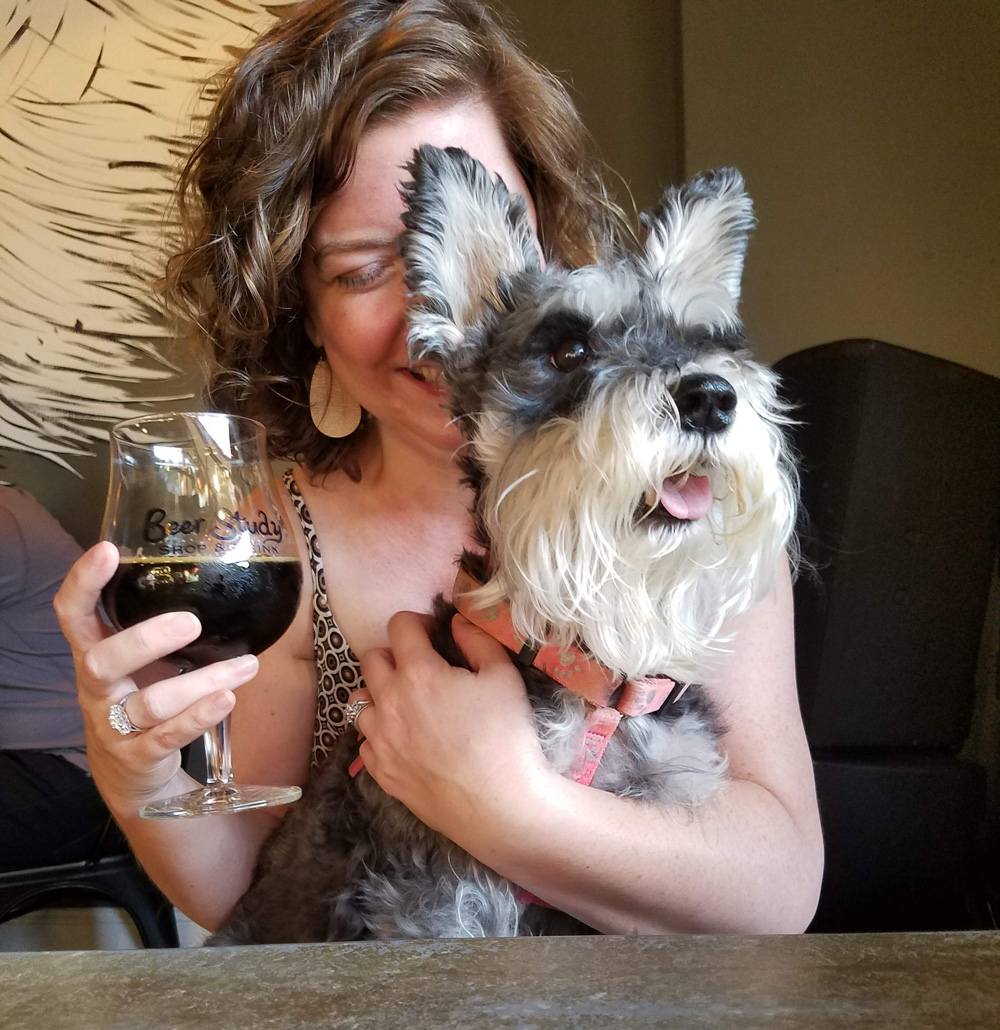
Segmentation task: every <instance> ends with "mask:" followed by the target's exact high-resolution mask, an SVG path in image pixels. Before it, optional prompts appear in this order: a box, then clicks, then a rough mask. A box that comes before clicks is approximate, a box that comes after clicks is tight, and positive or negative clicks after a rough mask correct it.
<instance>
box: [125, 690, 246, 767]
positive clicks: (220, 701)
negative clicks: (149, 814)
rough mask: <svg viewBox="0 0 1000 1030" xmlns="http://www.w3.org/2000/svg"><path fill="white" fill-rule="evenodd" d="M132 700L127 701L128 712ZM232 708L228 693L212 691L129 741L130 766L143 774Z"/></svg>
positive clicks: (206, 729) (219, 719)
mask: <svg viewBox="0 0 1000 1030" xmlns="http://www.w3.org/2000/svg"><path fill="white" fill-rule="evenodd" d="M134 700H135V698H132V699H131V700H130V701H129V708H130V709H131V706H132V701H134ZM235 704H236V695H235V694H234V693H233V692H232V691H231V690H223V691H216V692H215V693H212V694H209V695H208V696H207V697H202V698H200V699H199V700H198V701H196V702H195V703H194V704H193V705H191V706H190V707H188V708H186V709H185V710H184V711H183V712H181V713H180V715H177V716H175V717H174V718H173V719H168V720H167V721H166V722H161V723H160V724H159V725H157V726H154V727H153V728H152V729H150V730H146V731H145V732H144V733H141V734H139V735H138V736H136V737H133V738H129V739H131V740H133V741H134V750H133V754H132V757H131V762H132V764H133V765H134V767H135V768H137V769H141V770H144V769H147V768H149V767H150V766H152V765H154V764H155V763H157V762H161V761H162V760H163V759H165V758H167V757H169V756H170V755H171V754H173V753H175V752H176V751H178V750H179V749H180V748H182V747H186V746H187V745H188V744H190V743H191V741H193V740H197V739H198V738H199V737H200V736H202V734H204V733H205V732H206V731H208V730H210V729H211V728H212V727H213V726H215V725H217V724H218V723H220V722H222V720H223V719H224V718H225V717H226V716H227V715H228V714H229V713H230V712H231V711H232V710H233V705H235Z"/></svg>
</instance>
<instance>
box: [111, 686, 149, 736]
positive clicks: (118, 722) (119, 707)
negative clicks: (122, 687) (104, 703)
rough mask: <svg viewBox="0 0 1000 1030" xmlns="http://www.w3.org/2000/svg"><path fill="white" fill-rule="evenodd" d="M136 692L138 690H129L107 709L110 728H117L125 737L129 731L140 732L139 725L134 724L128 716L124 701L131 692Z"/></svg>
mask: <svg viewBox="0 0 1000 1030" xmlns="http://www.w3.org/2000/svg"><path fill="white" fill-rule="evenodd" d="M138 693H139V691H138V690H133V691H131V692H130V693H128V694H126V695H125V696H124V697H123V698H122V699H121V701H116V702H115V703H114V704H113V705H112V706H111V708H110V709H109V711H108V722H109V723H111V728H112V729H115V730H117V731H118V732H119V733H120V734H121V735H122V736H123V737H127V736H128V735H129V734H130V733H142V729H141V727H139V726H136V724H135V723H134V722H132V720H131V719H130V718H129V717H128V712H126V711H125V702H126V701H127V700H128V699H129V698H130V697H131V696H132V694H138Z"/></svg>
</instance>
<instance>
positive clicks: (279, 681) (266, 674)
mask: <svg viewBox="0 0 1000 1030" xmlns="http://www.w3.org/2000/svg"><path fill="white" fill-rule="evenodd" d="M116 566H117V553H116V551H115V548H114V547H113V546H112V545H110V544H106V543H105V544H98V545H97V546H96V547H94V548H92V549H91V550H90V551H88V552H87V553H86V554H85V555H84V556H83V557H82V558H81V559H80V560H79V561H78V562H77V563H76V564H75V565H74V566H73V568H72V569H71V570H70V573H69V574H68V575H67V577H66V580H65V581H64V583H63V586H62V587H61V589H60V591H59V593H58V595H57V597H56V600H55V607H56V612H57V615H58V616H59V621H60V624H61V625H62V628H63V632H64V633H65V635H66V638H67V639H68V640H69V642H70V644H71V646H72V649H73V656H74V662H75V665H76V672H77V689H78V698H79V702H80V707H81V709H82V710H83V715H84V726H85V730H86V735H87V755H88V759H89V762H90V768H91V771H92V773H93V776H94V782H95V784H96V786H97V788H98V790H99V791H100V792H101V795H102V797H103V798H104V800H105V802H106V803H107V805H108V807H109V808H110V810H111V812H112V814H113V815H114V817H115V819H116V821H117V822H118V824H119V825H120V826H121V828H122V830H123V832H124V833H125V835H126V836H127V837H128V840H129V843H130V844H131V846H132V848H133V850H134V851H135V854H136V857H137V858H138V859H139V862H140V863H141V864H142V866H143V868H144V869H145V870H146V871H147V873H148V874H149V875H150V877H151V878H152V879H153V880H154V882H155V883H156V884H157V885H158V886H159V887H160V889H161V890H162V891H163V892H164V894H166V895H167V897H168V898H169V899H170V900H171V901H172V902H173V903H174V904H175V905H176V906H177V907H178V908H179V909H181V911H183V912H184V913H185V914H186V915H188V916H189V917H190V918H191V919H193V920H194V921H195V922H197V923H199V924H200V925H202V926H205V927H207V928H209V929H214V927H215V926H216V925H217V924H218V922H219V921H220V920H221V919H222V918H223V917H224V916H225V915H226V914H227V913H228V912H229V910H230V909H231V908H232V906H233V905H234V904H235V903H236V901H237V899H238V898H239V897H240V895H241V894H242V893H243V891H244V890H245V889H246V886H247V885H248V884H249V882H250V875H251V873H252V871H253V867H254V864H255V862H256V858H257V853H258V851H259V850H260V846H261V844H262V843H263V841H264V839H265V838H266V837H267V835H268V834H269V833H270V832H271V830H272V829H273V828H274V826H275V825H276V822H277V820H278V819H280V816H281V814H282V813H283V811H284V809H282V808H272V809H263V810H260V811H252V812H243V813H240V814H238V815H225V816H216V817H212V818H202V819H142V818H140V817H139V814H138V811H139V808H140V806H141V805H142V804H144V803H145V802H147V801H150V800H153V799H156V798H163V797H169V796H171V795H174V794H181V793H185V792H186V791H188V790H192V789H194V788H195V787H196V786H197V784H196V782H195V781H194V780H193V779H192V778H191V777H189V776H188V775H187V774H186V773H185V772H184V771H183V770H182V769H181V767H180V751H179V749H180V748H181V747H183V746H184V745H186V744H188V743H190V742H191V741H193V740H196V739H197V738H198V737H199V736H201V735H202V733H204V732H205V731H206V730H207V729H209V728H210V727H211V726H213V725H214V724H216V723H217V722H219V721H220V720H221V719H222V718H223V716H225V715H226V714H228V713H229V712H230V711H233V718H232V730H233V732H232V743H233V768H234V770H235V776H236V778H237V779H238V780H242V781H243V782H245V783H260V784H269V783H274V784H288V783H303V782H304V780H305V777H306V775H307V774H308V765H309V740H310V738H311V733H312V723H313V719H314V717H315V706H316V680H315V676H316V674H315V667H314V665H313V658H312V626H311V615H310V613H311V608H312V606H311V593H310V592H309V591H308V588H307V590H306V591H304V594H305V596H304V597H303V599H302V602H301V603H300V605H299V608H298V611H297V613H296V617H295V621H294V623H293V625H292V626H291V628H290V629H289V630H288V631H287V632H286V633H285V634H284V636H283V637H282V638H281V640H279V641H278V642H277V643H276V644H275V645H274V646H273V647H271V648H269V649H268V650H267V651H265V652H264V653H263V654H262V655H261V656H260V659H259V662H258V661H257V660H256V659H253V658H252V657H250V658H249V660H248V661H247V662H246V664H245V666H241V665H240V660H239V659H236V660H234V661H231V662H219V663H216V664H214V665H210V666H207V667H205V668H204V669H198V670H195V671H192V672H189V673H186V674H185V675H183V676H171V675H165V673H166V672H167V670H166V667H165V666H164V665H162V664H158V661H157V660H158V659H161V658H163V657H164V656H165V655H168V654H170V653H171V652H172V651H175V650H177V648H178V647H180V646H183V644H185V643H189V642H190V641H191V640H193V639H194V638H195V637H196V636H197V635H198V633H199V632H200V626H199V625H198V622H197V619H194V618H193V617H191V618H189V619H188V620H186V621H185V620H181V621H180V624H179V625H178V620H175V619H174V618H173V617H172V616H171V615H162V616H158V617H156V618H154V619H150V620H148V621H147V622H144V623H140V624H138V625H136V626H132V627H130V628H129V629H126V630H122V631H121V632H120V633H115V632H114V631H112V630H111V629H110V628H109V627H108V626H106V625H105V624H104V623H103V621H102V620H101V618H100V615H99V614H98V611H97V601H98V598H99V596H100V591H101V589H102V587H103V586H104V585H105V583H107V582H108V580H109V579H110V578H111V576H112V574H113V573H114V570H115V568H116ZM241 684H245V685H243V686H242V687H240V685H241ZM140 685H141V686H142V687H143V689H142V690H141V691H140V692H139V693H138V694H136V695H135V696H134V697H132V698H130V699H129V701H128V705H127V707H128V713H129V717H130V718H131V719H132V721H133V723H134V724H135V725H137V726H140V727H143V729H144V732H142V733H139V734H131V735H129V736H127V737H122V736H120V735H119V734H118V733H117V732H116V731H115V730H113V729H112V728H111V726H110V725H109V724H108V709H109V707H110V705H111V704H112V703H113V702H115V701H120V700H121V699H122V697H124V696H125V695H126V694H128V693H129V692H130V691H132V690H135V689H136V687H137V686H140ZM237 687H240V690H239V704H238V705H236V707H235V710H234V704H235V702H236V697H235V695H234V693H233V690H234V689H235V688H237Z"/></svg>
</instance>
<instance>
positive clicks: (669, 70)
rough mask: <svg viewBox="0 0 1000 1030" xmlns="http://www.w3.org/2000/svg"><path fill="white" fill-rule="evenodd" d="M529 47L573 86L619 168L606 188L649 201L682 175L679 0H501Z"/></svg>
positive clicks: (639, 202) (642, 204)
mask: <svg viewBox="0 0 1000 1030" xmlns="http://www.w3.org/2000/svg"><path fill="white" fill-rule="evenodd" d="M496 6H497V8H498V9H500V10H503V9H504V8H505V9H506V10H507V11H508V12H509V13H510V15H511V19H512V21H513V23H514V25H515V26H516V27H517V28H519V29H520V37H521V39H522V40H523V42H524V44H525V46H526V47H527V49H528V52H529V53H530V54H531V55H532V57H534V58H535V59H536V60H537V61H540V62H541V63H542V64H544V65H545V66H546V67H547V68H548V69H550V70H551V71H553V72H555V73H556V74H557V75H558V76H559V77H560V78H561V79H562V80H563V81H564V82H565V83H566V84H567V85H568V86H569V88H570V92H571V94H572V96H573V99H574V100H575V101H576V103H577V106H578V107H579V109H580V112H581V114H582V115H583V119H584V121H585V122H586V124H587V127H588V128H589V129H590V131H591V132H592V133H593V134H594V137H595V138H596V140H597V143H598V146H599V149H600V151H601V155H602V156H603V158H604V159H605V161H606V162H607V163H608V165H609V166H610V167H611V168H612V169H613V170H614V171H615V172H616V173H617V174H618V175H619V176H621V179H620V180H616V179H615V178H614V177H611V178H610V179H609V182H608V186H609V189H610V190H611V191H612V192H613V193H614V195H615V196H616V198H617V199H618V201H619V203H621V204H622V205H623V206H625V207H626V210H631V201H630V200H629V191H631V194H632V196H633V197H634V198H635V206H636V207H637V208H638V209H639V210H643V209H644V208H647V207H652V206H653V205H654V204H655V203H656V202H657V201H658V200H659V198H660V195H661V193H662V191H663V189H664V187H666V186H669V185H670V184H671V183H674V182H678V181H679V180H680V178H681V177H682V176H683V153H682V147H681V139H682V136H681V125H680V117H681V112H680V9H681V0H501V2H498V3H497V4H496Z"/></svg>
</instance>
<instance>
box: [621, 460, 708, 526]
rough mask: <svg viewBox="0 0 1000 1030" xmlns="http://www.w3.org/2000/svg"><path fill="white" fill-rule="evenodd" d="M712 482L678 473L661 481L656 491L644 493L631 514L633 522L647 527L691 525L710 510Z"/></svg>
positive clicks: (702, 477)
mask: <svg viewBox="0 0 1000 1030" xmlns="http://www.w3.org/2000/svg"><path fill="white" fill-rule="evenodd" d="M712 502H713V497H712V482H711V480H710V479H709V478H708V476H698V475H695V474H694V473H692V472H682V473H680V474H679V475H676V476H670V477H669V478H667V479H665V480H664V481H663V485H662V486H661V487H660V489H659V490H657V489H655V488H653V489H650V490H647V491H646V493H645V494H644V495H643V498H642V500H641V501H640V502H639V505H638V507H637V508H636V512H635V521H636V522H644V523H646V524H648V525H676V524H678V523H681V522H694V521H695V520H696V519H700V518H702V517H703V516H704V515H707V514H708V512H709V510H710V509H711V507H712Z"/></svg>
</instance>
